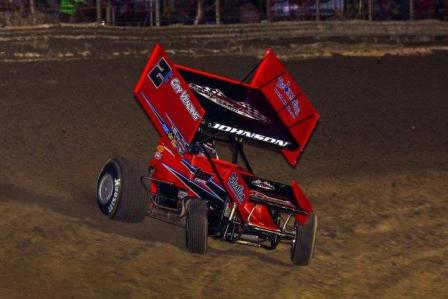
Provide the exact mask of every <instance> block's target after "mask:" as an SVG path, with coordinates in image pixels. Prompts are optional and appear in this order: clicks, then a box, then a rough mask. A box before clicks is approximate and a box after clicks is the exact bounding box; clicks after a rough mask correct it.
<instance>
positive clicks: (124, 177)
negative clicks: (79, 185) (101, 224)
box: [96, 157, 149, 222]
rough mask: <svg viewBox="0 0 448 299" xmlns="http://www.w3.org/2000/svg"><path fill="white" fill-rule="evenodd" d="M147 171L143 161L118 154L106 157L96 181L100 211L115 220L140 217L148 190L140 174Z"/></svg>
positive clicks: (145, 207)
mask: <svg viewBox="0 0 448 299" xmlns="http://www.w3.org/2000/svg"><path fill="white" fill-rule="evenodd" d="M147 175H148V173H147V171H146V167H145V164H144V163H140V162H137V161H132V160H129V159H126V158H122V157H119V158H114V159H110V160H109V161H107V162H106V164H105V165H104V167H103V169H102V170H101V172H100V175H99V176H98V181H97V192H96V198H97V203H98V207H99V208H100V210H101V212H103V214H105V215H107V216H108V217H109V218H111V219H114V220H118V221H123V222H140V221H142V220H143V219H144V218H145V216H146V214H147V212H148V198H149V194H148V193H147V192H146V190H145V188H144V186H143V184H142V182H141V178H142V177H143V176H147Z"/></svg>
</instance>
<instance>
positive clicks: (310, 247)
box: [291, 214, 318, 266]
mask: <svg viewBox="0 0 448 299" xmlns="http://www.w3.org/2000/svg"><path fill="white" fill-rule="evenodd" d="M317 225H318V223H317V216H316V215H315V214H312V215H311V217H310V218H309V219H308V220H307V222H306V223H305V224H304V225H301V224H298V223H296V225H295V227H296V236H295V238H294V242H293V243H292V244H291V260H292V261H293V263H295V264H297V265H302V266H305V265H308V264H309V262H310V260H311V258H312V257H313V255H314V249H315V245H316V233H317ZM305 237H307V238H305ZM304 249H307V250H306V251H303V250H304Z"/></svg>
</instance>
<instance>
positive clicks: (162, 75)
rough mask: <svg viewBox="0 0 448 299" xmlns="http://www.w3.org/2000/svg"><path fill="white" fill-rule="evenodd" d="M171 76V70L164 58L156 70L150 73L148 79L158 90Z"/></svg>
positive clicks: (156, 66) (155, 67)
mask: <svg viewBox="0 0 448 299" xmlns="http://www.w3.org/2000/svg"><path fill="white" fill-rule="evenodd" d="M170 76H171V68H170V66H169V65H168V63H167V62H166V60H165V59H164V58H163V57H162V58H160V60H159V62H158V63H157V64H156V65H155V66H154V68H153V69H152V70H151V72H149V74H148V77H149V79H151V81H152V83H153V84H154V86H155V87H156V88H159V87H160V85H162V83H163V82H165V81H166V80H167V79H169V77H170Z"/></svg>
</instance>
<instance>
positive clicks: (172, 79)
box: [134, 44, 205, 153]
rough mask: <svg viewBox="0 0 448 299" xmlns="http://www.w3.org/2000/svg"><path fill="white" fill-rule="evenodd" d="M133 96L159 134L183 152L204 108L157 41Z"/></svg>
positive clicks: (191, 137) (196, 127) (191, 138)
mask: <svg viewBox="0 0 448 299" xmlns="http://www.w3.org/2000/svg"><path fill="white" fill-rule="evenodd" d="M134 95H135V96H136V97H137V99H138V101H139V102H140V104H141V105H142V107H143V109H144V110H145V111H146V113H147V114H148V115H149V117H150V119H151V121H152V122H153V124H154V126H155V127H156V129H157V131H158V132H159V134H160V135H161V136H166V137H167V138H168V139H169V140H170V141H171V143H172V144H173V145H174V146H175V147H177V149H178V151H179V152H180V153H183V152H184V151H185V147H186V145H187V144H189V143H191V141H192V140H193V137H194V135H195V134H196V131H197V129H198V127H199V125H200V123H201V120H202V118H203V116H204V114H205V111H204V109H203V107H202V106H201V105H200V103H199V101H198V100H197V98H196V96H195V95H194V94H193V93H192V92H191V90H190V88H189V87H188V84H187V83H186V82H185V80H184V78H183V77H182V76H181V75H180V74H179V72H178V70H177V69H176V66H175V65H174V63H172V61H171V60H170V59H169V58H168V56H167V54H166V53H165V51H164V50H163V48H162V47H161V46H160V45H159V44H157V45H156V46H155V48H154V49H153V51H152V54H151V56H150V57H149V60H148V62H147V64H146V66H145V69H144V71H143V73H142V75H141V76H140V79H139V82H138V83H137V86H136V87H135V89H134Z"/></svg>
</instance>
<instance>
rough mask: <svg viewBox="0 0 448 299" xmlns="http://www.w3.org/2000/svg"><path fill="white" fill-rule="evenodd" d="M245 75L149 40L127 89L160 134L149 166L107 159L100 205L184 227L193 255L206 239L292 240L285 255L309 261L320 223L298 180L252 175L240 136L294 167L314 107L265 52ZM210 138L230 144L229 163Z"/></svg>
mask: <svg viewBox="0 0 448 299" xmlns="http://www.w3.org/2000/svg"><path fill="white" fill-rule="evenodd" d="M251 74H252V79H251V81H250V83H245V82H244V81H246V80H243V81H236V80H232V79H229V78H225V77H222V76H218V75H214V74H210V73H206V72H203V71H200V70H196V69H192V68H188V67H185V66H181V65H177V64H174V63H173V62H172V61H171V60H170V59H169V58H168V56H167V54H166V53H165V52H164V50H163V49H162V47H161V46H160V45H156V47H155V48H154V50H153V51H152V54H151V56H150V58H149V60H148V62H147V64H146V67H145V69H144V71H143V74H142V75H141V77H140V80H139V82H138V84H137V86H136V88H135V90H134V94H135V96H136V98H137V99H138V101H139V102H140V104H141V106H142V107H143V109H144V110H145V111H146V113H147V114H148V116H149V118H150V119H151V121H152V123H153V124H154V127H155V128H156V130H157V131H158V132H159V134H160V140H159V142H158V145H157V148H156V152H155V154H154V156H153V158H152V159H151V160H150V161H149V163H139V162H135V161H131V160H128V159H125V158H122V157H119V158H113V159H110V160H109V161H107V163H106V164H105V166H104V167H103V169H102V170H101V172H100V174H99V176H98V181H97V202H98V206H99V208H100V210H101V211H102V212H103V213H104V214H106V215H107V216H109V217H110V218H112V219H115V220H121V221H126V222H138V221H142V220H143V219H144V217H146V216H151V217H154V218H157V219H160V220H163V221H167V222H170V223H174V224H179V225H182V226H185V230H186V247H187V248H188V249H189V250H190V251H191V252H193V253H199V254H205V252H206V250H207V239H208V237H209V236H211V237H213V238H216V239H220V240H227V241H230V242H236V243H243V244H249V245H254V246H258V247H264V248H269V249H274V248H275V247H276V246H277V245H278V244H279V242H280V241H281V240H289V241H290V243H291V260H292V262H293V263H294V264H297V265H307V264H308V263H309V261H310V259H311V257H312V254H313V250H314V243H315V236H316V228H317V218H316V215H315V212H314V209H313V207H312V205H311V203H310V201H309V200H308V198H307V197H306V196H305V195H304V194H303V192H302V190H301V189H300V187H299V185H298V184H297V183H296V182H295V181H292V183H291V185H285V184H282V183H277V182H274V181H271V180H268V179H264V178H260V177H258V176H255V174H254V173H253V171H252V168H251V166H250V164H249V161H248V159H247V157H246V155H245V154H244V150H243V141H245V142H249V143H253V144H257V145H261V146H263V147H269V148H272V149H275V150H280V151H281V153H282V154H283V155H284V157H285V159H286V160H287V161H288V162H289V164H290V165H291V166H296V164H297V161H298V159H299V156H300V154H301V152H302V151H303V150H304V148H305V145H306V144H307V142H308V140H309V138H310V136H311V134H312V132H313V130H314V128H315V126H316V124H317V122H318V120H319V114H318V113H317V112H316V110H315V109H314V107H313V106H312V104H311V103H310V101H309V100H308V99H307V97H306V96H305V95H304V94H303V93H302V91H301V89H300V88H299V86H298V85H297V83H296V82H295V81H294V80H293V78H292V77H291V75H290V74H289V73H288V71H287V70H286V69H285V67H284V66H283V65H282V64H281V62H280V61H279V60H278V59H277V57H276V55H275V54H274V53H273V52H272V51H271V50H267V51H266V54H265V56H264V57H263V59H262V60H261V62H260V63H259V64H258V65H257V67H256V68H255V69H254V70H253V71H252V72H251ZM248 77H249V76H248ZM217 144H218V145H219V144H221V145H222V144H226V145H227V146H228V147H229V148H230V151H231V155H229V157H230V156H231V161H225V160H223V159H220V158H219V155H218V153H217V147H216V145H217ZM238 159H241V160H240V161H241V162H242V163H241V164H242V165H239V164H238Z"/></svg>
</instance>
